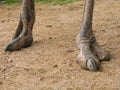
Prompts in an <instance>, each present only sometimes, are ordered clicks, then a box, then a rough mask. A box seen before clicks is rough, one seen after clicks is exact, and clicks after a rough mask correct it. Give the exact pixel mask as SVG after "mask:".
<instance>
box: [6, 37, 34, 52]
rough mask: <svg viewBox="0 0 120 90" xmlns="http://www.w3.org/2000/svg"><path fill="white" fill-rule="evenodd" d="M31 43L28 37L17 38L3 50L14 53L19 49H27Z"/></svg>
mask: <svg viewBox="0 0 120 90" xmlns="http://www.w3.org/2000/svg"><path fill="white" fill-rule="evenodd" d="M32 42H33V38H29V37H25V36H24V37H17V38H15V39H13V40H12V41H11V42H10V43H9V44H8V45H7V46H6V48H5V51H15V50H20V49H21V48H26V47H29V46H30V45H31V44H32Z"/></svg>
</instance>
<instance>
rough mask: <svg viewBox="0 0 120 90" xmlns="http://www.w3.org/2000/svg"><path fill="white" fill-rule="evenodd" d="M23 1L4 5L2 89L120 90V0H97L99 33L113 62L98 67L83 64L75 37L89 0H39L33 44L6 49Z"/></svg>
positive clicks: (0, 23)
mask: <svg viewBox="0 0 120 90" xmlns="http://www.w3.org/2000/svg"><path fill="white" fill-rule="evenodd" d="M20 6H21V5H20V4H14V5H9V6H7V5H1V6H0V90H120V0H97V1H96V5H95V9H94V21H93V27H94V33H95V35H96V38H97V40H98V42H99V44H100V45H101V47H102V48H103V49H105V50H106V51H108V52H109V53H110V55H111V61H109V62H102V63H101V68H100V70H99V71H98V72H95V73H94V72H90V71H86V70H83V69H81V68H80V65H79V63H78V62H77V54H78V52H79V51H78V49H77V47H76V43H75V37H76V35H77V34H78V33H79V30H80V25H81V21H82V15H83V1H79V2H74V3H72V4H67V5H62V6H60V5H56V6H53V5H41V4H36V18H37V19H36V23H35V25H34V30H33V35H34V43H33V44H32V46H31V47H29V48H26V49H22V50H20V51H15V52H12V53H9V52H4V48H5V46H6V44H7V43H8V42H9V41H10V40H11V38H12V36H13V34H14V32H15V29H16V27H17V24H18V20H19V12H20Z"/></svg>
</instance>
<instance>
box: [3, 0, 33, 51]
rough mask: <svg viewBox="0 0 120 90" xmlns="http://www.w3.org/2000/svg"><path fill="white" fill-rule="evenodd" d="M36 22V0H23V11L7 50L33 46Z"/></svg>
mask: <svg viewBox="0 0 120 90" xmlns="http://www.w3.org/2000/svg"><path fill="white" fill-rule="evenodd" d="M34 22H35V10H34V0H23V4H22V11H21V13H20V20H19V24H18V27H17V30H16V32H15V34H14V36H13V40H12V41H11V42H10V43H9V44H8V45H7V46H6V48H5V51H15V50H20V49H21V48H26V47H29V46H31V44H32V42H33V38H32V37H33V36H32V29H33V25H34Z"/></svg>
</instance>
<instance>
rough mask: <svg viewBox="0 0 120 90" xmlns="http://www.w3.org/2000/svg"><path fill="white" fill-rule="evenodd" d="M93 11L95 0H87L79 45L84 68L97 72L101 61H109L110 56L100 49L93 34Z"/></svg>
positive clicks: (80, 60)
mask: <svg viewBox="0 0 120 90" xmlns="http://www.w3.org/2000/svg"><path fill="white" fill-rule="evenodd" d="M93 9H94V0H85V8H84V17H83V22H82V26H81V31H80V33H79V34H78V36H77V44H78V48H79V49H80V53H79V55H78V60H79V62H80V64H81V67H82V68H84V69H89V70H90V71H97V70H98V69H99V67H100V61H102V60H109V55H108V54H107V53H106V52H104V51H103V50H102V49H101V48H100V47H99V45H98V43H97V42H96V39H95V36H94V34H93V31H92V18H93Z"/></svg>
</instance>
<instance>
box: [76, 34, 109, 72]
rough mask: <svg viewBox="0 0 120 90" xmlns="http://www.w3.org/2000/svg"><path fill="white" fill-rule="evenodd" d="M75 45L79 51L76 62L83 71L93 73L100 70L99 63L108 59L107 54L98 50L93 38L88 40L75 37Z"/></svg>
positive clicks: (98, 47)
mask: <svg viewBox="0 0 120 90" xmlns="http://www.w3.org/2000/svg"><path fill="white" fill-rule="evenodd" d="M77 44H78V48H79V49H80V53H79V55H78V60H79V62H80V65H81V67H82V68H84V69H88V70H90V71H94V72H95V71H97V70H98V69H99V68H100V62H101V61H108V60H109V59H110V57H109V54H108V53H107V52H105V51H104V50H102V49H101V48H100V46H99V45H98V43H97V42H96V39H95V37H92V38H90V39H88V38H80V37H79V36H77Z"/></svg>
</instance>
